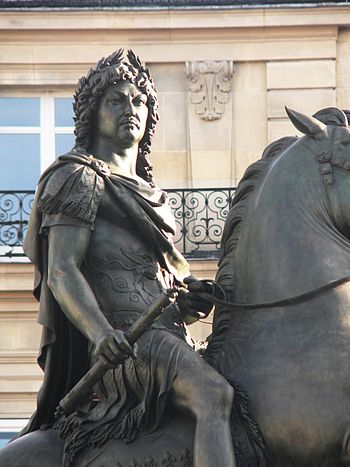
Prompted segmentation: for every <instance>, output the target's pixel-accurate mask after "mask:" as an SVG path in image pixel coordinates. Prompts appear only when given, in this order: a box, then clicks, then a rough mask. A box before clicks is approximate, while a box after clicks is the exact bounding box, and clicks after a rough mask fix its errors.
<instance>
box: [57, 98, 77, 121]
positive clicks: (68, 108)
mask: <svg viewBox="0 0 350 467" xmlns="http://www.w3.org/2000/svg"><path fill="white" fill-rule="evenodd" d="M72 105H73V99H72V98H71V97H55V126H73V125H74V121H73V107H72Z"/></svg>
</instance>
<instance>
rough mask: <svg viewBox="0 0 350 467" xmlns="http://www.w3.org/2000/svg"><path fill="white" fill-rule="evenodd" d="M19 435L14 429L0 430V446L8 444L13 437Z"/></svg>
mask: <svg viewBox="0 0 350 467" xmlns="http://www.w3.org/2000/svg"><path fill="white" fill-rule="evenodd" d="M16 435H17V432H14V431H6V432H0V448H3V447H4V446H6V444H7V443H8V442H9V441H10V439H12V438H13V437H14V436H16Z"/></svg>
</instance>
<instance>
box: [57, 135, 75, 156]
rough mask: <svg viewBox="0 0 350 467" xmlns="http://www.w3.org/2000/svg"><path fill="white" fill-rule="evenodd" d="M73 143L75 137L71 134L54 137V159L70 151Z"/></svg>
mask: <svg viewBox="0 0 350 467" xmlns="http://www.w3.org/2000/svg"><path fill="white" fill-rule="evenodd" d="M74 143H75V136H74V135H73V134H69V135H68V134H62V135H56V157H58V156H62V154H65V153H66V152H68V151H70V150H71V149H72V148H73V146H74Z"/></svg>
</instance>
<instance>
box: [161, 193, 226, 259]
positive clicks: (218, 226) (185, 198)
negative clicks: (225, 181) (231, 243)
mask: <svg viewBox="0 0 350 467" xmlns="http://www.w3.org/2000/svg"><path fill="white" fill-rule="evenodd" d="M167 192H168V195H169V198H170V206H171V208H172V210H173V214H174V217H175V221H176V236H175V245H176V246H177V248H178V249H179V250H180V251H181V252H182V253H184V255H185V256H186V257H187V258H217V257H218V256H219V247H220V240H221V236H222V231H223V227H224V223H225V219H226V216H227V213H228V209H229V206H230V204H231V201H232V198H233V195H234V192H235V189H234V188H191V189H178V190H167Z"/></svg>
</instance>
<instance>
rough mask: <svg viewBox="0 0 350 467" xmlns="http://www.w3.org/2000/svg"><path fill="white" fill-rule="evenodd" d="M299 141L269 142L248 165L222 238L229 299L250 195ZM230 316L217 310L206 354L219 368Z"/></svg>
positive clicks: (222, 277) (222, 272)
mask: <svg viewBox="0 0 350 467" xmlns="http://www.w3.org/2000/svg"><path fill="white" fill-rule="evenodd" d="M297 140H298V137H296V136H286V137H284V138H280V139H278V140H276V141H274V142H273V143H271V144H269V145H268V146H267V147H266V148H265V150H264V152H263V154H262V156H261V159H259V160H258V161H256V162H254V163H253V164H251V165H250V166H249V167H248V168H247V170H246V171H245V173H244V175H243V178H242V179H241V181H240V182H239V184H238V186H237V189H236V192H235V196H234V199H233V201H232V203H231V206H230V210H229V213H228V215H227V218H226V222H225V228H224V232H223V236H222V240H221V250H220V252H221V253H220V260H219V270H218V273H217V275H216V282H217V283H218V284H219V286H220V287H221V288H222V289H223V291H224V292H225V296H226V299H227V300H228V301H233V300H234V283H235V278H234V276H235V253H236V249H237V245H238V242H239V238H240V233H241V226H242V223H243V222H244V218H245V214H246V212H247V209H248V206H249V201H250V199H251V196H250V195H251V194H252V193H253V192H254V191H255V189H256V188H257V187H258V186H260V184H261V182H262V180H263V179H264V175H265V174H266V172H267V170H268V168H269V167H270V165H271V164H272V162H273V160H274V159H275V158H276V157H277V156H279V155H280V154H282V152H284V151H285V150H286V149H287V148H289V147H290V146H291V145H292V144H293V143H295V141H297ZM230 315H231V310H230V308H229V307H227V308H221V307H220V313H218V312H217V311H216V313H215V318H214V330H213V334H212V335H211V336H210V338H209V339H208V340H209V346H208V348H207V350H206V352H205V353H204V358H205V360H206V361H207V362H208V363H209V364H210V365H211V366H213V367H214V368H216V367H217V359H218V355H219V350H220V348H221V346H222V343H223V335H224V334H225V331H226V329H227V328H228V327H229V326H230Z"/></svg>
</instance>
